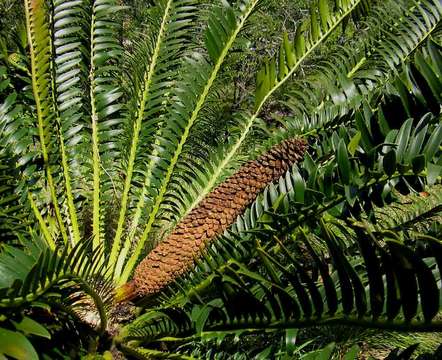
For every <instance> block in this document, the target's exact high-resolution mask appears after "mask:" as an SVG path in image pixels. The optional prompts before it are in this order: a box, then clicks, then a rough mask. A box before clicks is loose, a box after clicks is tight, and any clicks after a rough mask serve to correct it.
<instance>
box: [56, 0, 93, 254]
mask: <svg viewBox="0 0 442 360" xmlns="http://www.w3.org/2000/svg"><path fill="white" fill-rule="evenodd" d="M84 11H85V5H84V4H83V3H82V2H81V1H69V0H59V1H56V2H54V3H53V8H52V19H51V20H52V23H51V25H52V29H51V30H52V44H51V45H52V56H53V58H54V61H53V69H52V71H53V96H54V103H55V113H56V122H57V128H58V143H59V146H60V149H59V152H60V157H61V168H62V172H63V178H64V183H65V196H66V203H67V208H68V213H69V222H70V223H69V227H70V230H71V237H72V244H74V245H75V244H76V243H78V242H79V241H80V237H81V233H80V226H79V224H78V216H77V207H76V205H75V201H76V199H77V198H78V197H79V192H80V191H81V188H82V187H86V186H85V185H84V182H86V178H87V177H88V176H87V174H86V171H85V169H84V167H85V166H84V165H83V166H82V165H80V164H81V163H82V159H84V158H85V157H86V153H85V145H86V144H89V143H90V137H89V135H88V134H87V131H86V129H87V126H88V124H87V123H86V122H85V121H84V120H85V119H84V115H85V114H84V108H83V106H84V105H83V103H82V101H83V90H82V88H81V86H82V82H84V81H85V79H86V78H87V75H88V74H87V73H86V69H85V67H84V65H83V63H82V61H83V54H84V53H85V37H86V33H85V30H84V29H85V28H87V22H86V19H85V17H84V15H83V14H84ZM88 186H91V184H88Z"/></svg>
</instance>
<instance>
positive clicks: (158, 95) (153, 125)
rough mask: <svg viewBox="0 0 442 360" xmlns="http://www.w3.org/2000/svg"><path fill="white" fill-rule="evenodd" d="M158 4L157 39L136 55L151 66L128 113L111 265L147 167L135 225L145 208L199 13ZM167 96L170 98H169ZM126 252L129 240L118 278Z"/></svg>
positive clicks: (188, 4) (189, 5)
mask: <svg viewBox="0 0 442 360" xmlns="http://www.w3.org/2000/svg"><path fill="white" fill-rule="evenodd" d="M158 7H159V9H158V10H159V11H158V12H159V13H160V14H161V15H160V16H161V22H160V23H159V24H158V26H157V27H158V30H157V31H155V32H153V33H154V34H155V35H154V36H156V38H155V39H148V40H147V44H145V45H143V46H141V49H140V50H141V51H137V53H136V54H135V56H136V57H137V58H138V57H143V58H144V57H146V58H148V59H149V62H148V66H146V67H144V68H143V69H142V72H143V75H142V77H141V79H137V80H136V88H137V89H138V90H137V91H138V94H137V97H136V98H137V103H136V104H135V106H134V110H133V112H132V111H131V112H130V113H129V114H130V115H129V116H131V117H132V119H131V121H130V124H131V125H133V129H130V137H128V140H129V147H130V150H129V152H128V154H127V165H126V164H125V166H126V169H127V171H126V179H125V183H124V189H123V193H122V198H121V208H120V213H119V218H118V224H117V230H116V234H115V238H114V240H113V244H112V252H111V255H110V259H109V261H110V263H111V264H114V263H116V260H117V255H118V253H119V250H120V245H121V244H120V240H121V236H122V234H123V226H124V225H125V220H126V213H127V205H128V200H129V196H130V195H131V193H132V194H133V193H134V192H135V189H137V187H136V186H135V185H134V183H133V176H134V173H135V172H136V171H137V169H138V170H139V171H141V172H142V173H143V174H144V171H146V170H145V167H146V166H147V173H146V175H145V179H140V182H141V183H143V182H144V185H143V187H142V189H141V190H139V189H138V190H139V191H141V195H139V194H137V193H136V192H135V194H136V195H138V196H140V199H141V200H140V201H139V203H138V204H137V210H136V213H135V215H134V219H133V225H132V226H134V227H137V226H138V221H139V218H140V216H141V209H142V208H143V207H144V198H145V196H146V194H145V193H146V191H147V189H148V188H149V187H150V185H151V180H152V179H151V173H150V172H151V171H152V168H153V167H154V166H155V161H156V157H157V156H158V150H159V143H158V139H159V137H160V136H161V133H162V126H161V124H159V123H160V122H162V121H164V120H165V119H164V115H165V111H164V108H165V104H166V105H168V101H170V97H171V94H170V91H171V90H170V88H171V87H172V86H173V81H174V80H176V77H177V74H176V67H177V64H179V62H180V60H179V59H180V57H181V56H182V53H183V50H184V47H185V45H186V44H187V42H188V41H187V40H186V36H187V33H188V31H187V30H188V28H189V27H190V26H191V25H192V18H194V17H195V13H196V7H195V6H194V3H193V2H192V1H172V0H168V1H160V2H159V4H158ZM155 28H156V27H155ZM150 42H152V44H150ZM146 45H147V46H146ZM138 61H139V60H138V59H137V62H138ZM138 83H139V84H138ZM168 98H169V100H167V99H168ZM161 115H163V116H161ZM149 151H150V156H149V157H150V159H149V158H148V159H146V162H147V165H145V162H144V161H142V159H143V157H144V156H145V155H144V154H145V153H149ZM127 251H128V242H126V244H125V247H123V253H122V256H121V257H120V259H119V262H118V266H117V268H116V270H115V277H116V278H118V277H119V276H120V274H121V271H122V269H121V268H122V266H123V261H124V260H125V259H126V254H127Z"/></svg>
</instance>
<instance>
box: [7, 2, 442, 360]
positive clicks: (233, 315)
mask: <svg viewBox="0 0 442 360" xmlns="http://www.w3.org/2000/svg"><path fill="white" fill-rule="evenodd" d="M265 6H266V4H265V1H259V0H241V1H236V2H227V1H216V2H204V1H197V0H158V1H156V2H155V4H154V5H152V6H151V8H150V10H149V11H150V14H151V17H150V20H151V21H150V23H149V26H148V28H147V30H148V31H146V34H145V35H143V36H141V38H140V39H139V41H137V42H131V43H130V44H126V49H123V47H122V42H123V39H122V37H121V33H120V28H121V18H120V14H121V13H122V12H123V11H124V7H121V6H119V5H118V3H117V1H114V0H95V1H92V0H91V1H89V0H88V1H86V0H57V1H55V0H54V1H46V0H31V1H25V10H26V24H27V37H28V44H29V46H28V52H29V66H30V68H29V74H30V80H29V81H30V82H29V84H30V86H28V87H25V88H24V89H15V88H14V86H13V84H12V83H11V81H10V76H11V70H10V69H9V68H6V67H0V76H1V83H0V84H1V85H0V91H1V93H2V99H3V100H2V105H1V107H0V123H1V127H0V128H1V153H0V159H1V168H0V171H1V173H0V179H1V187H0V188H1V192H0V195H1V200H0V202H1V204H2V210H1V211H0V216H1V225H0V228H1V232H2V236H3V239H4V241H3V243H2V252H1V253H0V267H1V272H0V291H1V300H0V306H1V308H2V312H4V314H5V316H4V320H2V325H1V326H2V327H1V329H0V330H1V331H3V332H4V333H5V334H7V335H8V336H9V338H10V339H12V340H10V342H6V341H3V340H2V337H1V336H0V353H2V354H4V355H7V356H11V357H15V358H19V359H20V358H26V359H31V358H36V352H35V351H36V350H35V349H34V348H33V347H32V345H31V343H30V340H31V341H32V338H30V339H27V338H26V337H25V336H24V335H23V334H26V335H29V334H34V335H37V336H43V337H51V336H52V337H53V338H54V339H56V335H55V333H52V334H49V333H48V332H47V330H46V329H45V327H44V326H43V325H46V326H47V325H48V324H47V321H49V322H50V321H53V320H47V321H46V320H44V319H43V320H42V319H41V317H42V315H41V312H42V311H43V312H49V311H50V314H54V313H55V314H57V315H55V316H56V317H55V318H56V319H62V318H63V319H64V318H67V319H70V320H69V321H71V319H74V320H73V321H74V324H77V325H73V326H74V327H75V326H80V327H83V326H86V327H88V330H87V331H85V334H87V335H85V340H84V341H89V340H90V342H91V344H89V349H90V351H91V352H92V353H93V352H94V351H97V349H99V351H102V350H106V347H108V343H109V342H108V341H107V340H106V339H108V338H109V337H110V338H111V339H112V341H111V342H112V344H113V345H112V346H111V347H112V348H114V349H118V351H122V352H123V353H125V354H126V355H127V356H129V357H130V356H133V357H135V358H155V357H158V358H168V357H170V358H189V357H190V358H192V356H193V358H195V357H196V358H210V356H211V355H210V354H211V352H214V351H218V350H217V349H218V347H219V344H222V343H223V341H224V340H225V339H229V337H230V336H234V335H235V334H236V336H238V337H239V338H240V339H245V340H243V341H245V342H246V343H248V341H250V339H253V338H254V336H255V339H256V337H259V336H262V337H263V338H269V337H271V338H272V339H278V341H276V342H275V341H273V342H272V344H270V346H267V345H266V344H267V343H266V342H265V341H264V342H253V341H252V345H251V348H250V349H249V350H248V351H247V352H245V353H241V352H240V351H239V350H238V349H236V350H235V349H234V348H232V349H230V348H229V349H227V350H226V349H224V350H225V351H224V350H223V351H224V352H223V351H220V352H219V356H220V358H231V357H233V356H235V357H236V358H244V356H245V358H251V357H253V356H257V355H258V354H261V355H260V356H261V357H262V358H274V357H279V358H284V356H286V357H287V356H294V355H293V351H294V348H293V346H289V345H287V344H290V343H292V342H293V341H294V339H291V338H290V336H293V329H297V328H300V327H306V326H317V325H328V324H350V325H361V326H365V327H375V328H382V329H398V330H416V331H419V330H420V331H429V330H439V329H440V327H441V324H440V321H439V296H440V266H441V254H442V250H441V243H440V239H441V236H440V235H441V232H440V231H441V229H440V226H438V225H437V220H438V216H440V211H441V207H440V199H441V196H442V195H441V193H440V187H438V185H437V184H438V183H439V182H440V179H441V170H442V165H441V160H440V159H441V157H440V155H441V147H440V146H441V142H442V128H441V124H440V100H441V93H442V92H441V89H442V86H441V71H442V70H441V69H442V61H441V49H440V18H441V16H442V7H441V5H440V2H439V1H438V0H434V1H433V0H426V1H416V2H414V1H405V0H404V1H399V2H398V1H391V2H390V1H389V2H382V3H374V2H371V1H367V0H339V1H335V2H333V3H329V2H328V1H327V0H319V1H313V2H312V5H311V9H310V15H309V16H308V18H307V19H305V20H304V21H303V22H301V23H299V24H298V26H297V27H296V29H288V30H289V31H288V32H286V33H284V34H282V36H281V45H280V47H279V48H278V49H275V50H274V51H273V52H272V54H273V55H272V56H270V57H268V58H267V59H262V67H261V68H260V69H259V71H258V72H257V75H256V89H255V91H254V93H253V94H250V99H251V100H250V101H249V100H247V101H245V102H244V104H242V106H240V107H239V108H236V109H235V111H232V112H231V113H229V121H228V122H227V123H226V124H221V125H223V127H222V126H220V120H219V118H220V113H221V112H222V111H223V110H222V108H223V99H220V97H219V96H218V94H219V92H220V89H222V88H223V87H225V86H226V85H225V83H224V82H223V81H221V80H222V78H223V76H224V71H225V65H226V62H227V61H231V60H232V59H233V57H232V56H233V55H232V54H233V52H235V51H240V47H239V45H238V43H241V40H242V37H243V36H244V34H245V33H244V31H245V30H247V25H248V24H249V22H250V21H259V20H257V19H254V17H256V16H258V15H259V11H262V10H263V9H264V11H265ZM202 24H204V26H202ZM349 26H352V27H353V31H354V32H355V34H354V36H353V37H352V38H351V40H349V42H348V44H344V45H342V46H338V45H336V44H335V43H336V41H337V40H336V39H337V34H338V33H339V32H340V31H342V29H344V31H345V29H346V28H348V27H349ZM195 39H197V40H195ZM198 41H199V42H198ZM330 49H332V51H331V50H330ZM319 50H321V51H322V52H323V53H326V54H327V56H325V57H324V60H320V61H319V60H318V61H319V62H317V63H315V64H313V65H312V63H311V59H312V58H315V59H318V57H314V56H316V55H317V53H318V51H319ZM26 94H27V96H26ZM30 98H31V99H32V105H29V99H30ZM224 101H225V100H224ZM271 101H273V102H276V103H277V104H279V105H278V106H279V107H280V108H281V109H284V110H285V111H284V112H283V113H284V114H285V115H284V116H283V117H282V118H281V119H279V120H280V121H264V120H263V119H262V117H263V116H266V118H268V116H269V111H270V110H269V109H271V107H268V105H269V103H270V102H271ZM223 120H225V119H222V120H221V121H223ZM222 128H224V130H217V129H222ZM214 129H215V130H214ZM213 133H215V134H216V136H215V137H213ZM218 133H219V134H218ZM209 134H210V135H209ZM209 136H210V138H209ZM419 193H420V194H421V195H420V196H419V195H416V194H419ZM401 194H402V195H407V196H408V197H407V198H406V199H410V200H404V198H403V197H402V195H401ZM412 194H415V195H412ZM407 201H408V202H407ZM409 202H410V203H411V204H410V203H409ZM17 264H20V266H17ZM129 301H132V302H133V303H135V305H136V306H137V307H138V308H137V310H136V311H133V312H132V313H131V314H130V316H128V317H127V318H125V317H124V316H122V315H121V314H122V313H123V312H124V311H126V310H127V309H128V302H129ZM38 307H40V308H43V309H44V310H36V309H37V308H38ZM45 314H46V313H45ZM53 316H54V315H51V316H50V318H51V319H54V317H53ZM43 318H44V316H43ZM17 319H19V320H17ZM36 320H37V321H38V322H37V321H36ZM45 321H46V322H45ZM23 324H25V325H23ZM26 324H27V326H26ZM29 324H32V326H31V325H29ZM42 324H43V325H42ZM91 334H93V335H91ZM291 334H292V335H291ZM281 339H282V340H281ZM66 340H67V339H66ZM280 340H281V341H280ZM8 341H9V340H8ZM54 341H55V340H54ZM67 342H69V341H67ZM11 344H12V345H11ZM33 345H34V346H35V347H36V348H37V349H38V350H39V351H42V352H47V351H48V350H47V349H45V348H44V346H43V345H40V347H39V345H38V344H36V343H35V342H33ZM59 348H60V351H61V352H63V351H64V349H68V348H69V345H67V344H66V345H63V344H62V345H60V346H59ZM17 349H22V350H21V351H22V352H20V351H18V350H17ZM51 351H52V353H51V352H50V351H49V352H48V353H49V354H50V355H49V356H58V355H59V354H57V355H54V354H55V353H54V351H55V350H51ZM322 351H323V353H324V354H329V355H330V354H331V352H332V347H326V348H324V349H323V350H322ZM352 351H353V355H352V356H354V357H356V356H357V349H356V348H355V349H354V350H352ZM242 356H243V357H242ZM311 356H316V355H314V354H313V355H311ZM323 356H326V355H323ZM349 356H350V355H349Z"/></svg>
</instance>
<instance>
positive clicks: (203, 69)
mask: <svg viewBox="0 0 442 360" xmlns="http://www.w3.org/2000/svg"><path fill="white" fill-rule="evenodd" d="M257 4H258V1H257V0H250V1H246V2H245V3H244V4H241V5H242V6H240V8H241V9H240V11H235V10H234V9H233V8H232V7H231V6H230V5H228V3H223V4H222V5H220V6H218V5H215V6H214V10H213V12H212V13H211V17H210V19H209V26H208V28H207V30H206V31H207V34H208V35H207V40H206V46H207V51H208V52H209V54H210V56H211V58H210V59H207V58H206V57H205V56H204V55H203V54H201V53H198V52H194V53H193V54H191V55H189V56H188V57H187V58H186V64H185V65H184V70H183V78H182V80H181V81H179V82H178V83H177V85H176V89H175V90H174V91H175V93H176V98H175V99H174V102H173V105H172V107H171V109H170V110H169V112H168V114H167V124H166V126H165V127H164V129H163V130H162V134H161V138H160V139H159V143H158V147H159V148H160V149H161V151H160V152H159V153H158V160H159V161H157V163H156V164H155V167H154V168H153V169H152V172H149V174H152V175H151V176H152V177H153V178H154V179H158V184H159V186H158V188H157V189H155V192H154V194H153V197H152V203H153V204H152V206H151V208H150V212H149V217H148V219H147V224H146V225H145V227H144V231H143V233H142V235H141V236H140V238H139V239H138V241H137V245H136V246H135V249H134V251H133V254H132V255H131V256H130V258H129V260H128V261H127V263H126V264H125V265H124V267H125V270H124V272H123V274H122V276H121V279H120V281H121V282H125V281H126V280H127V279H128V277H129V276H130V274H131V272H132V270H133V268H134V266H135V265H136V262H137V259H138V258H139V256H140V254H141V252H142V250H143V249H144V245H145V242H146V240H147V238H148V235H149V234H150V232H151V230H152V226H153V224H154V221H155V219H156V218H157V214H158V212H159V211H160V209H161V207H162V204H163V202H164V201H165V196H166V195H167V189H168V187H169V183H170V181H171V178H172V175H173V172H174V169H175V168H176V166H177V164H178V163H179V162H180V159H181V156H182V151H183V147H184V145H185V144H186V142H187V141H188V138H189V135H190V131H191V129H192V127H193V125H194V124H195V122H197V121H198V117H199V115H200V112H201V110H202V109H203V107H204V104H205V103H206V100H207V97H208V95H209V93H210V90H211V88H212V85H213V84H214V82H215V80H216V78H217V75H218V73H219V71H220V69H221V66H222V64H223V62H224V60H225V58H226V56H227V54H228V52H229V50H230V49H231V48H232V46H233V43H234V42H235V39H236V37H237V35H238V33H239V32H240V31H241V29H242V27H243V26H244V24H245V22H246V20H247V18H248V17H249V15H250V14H251V12H252V11H253V9H254V7H255V6H256V5H257ZM215 41H216V43H215ZM143 198H144V196H143V197H141V198H140V200H139V203H141V202H144V200H143ZM134 235H135V234H134V229H132V230H131V232H130V233H129V235H128V237H127V240H126V243H125V247H126V248H128V247H129V246H130V243H131V241H132V239H133V238H134ZM126 253H127V251H126Z"/></svg>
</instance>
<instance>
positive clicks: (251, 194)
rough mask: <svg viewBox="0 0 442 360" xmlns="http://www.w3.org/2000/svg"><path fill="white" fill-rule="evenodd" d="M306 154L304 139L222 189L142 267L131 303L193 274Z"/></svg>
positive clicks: (245, 169) (130, 288) (252, 164)
mask: <svg viewBox="0 0 442 360" xmlns="http://www.w3.org/2000/svg"><path fill="white" fill-rule="evenodd" d="M305 148H306V142H305V141H304V140H302V139H289V140H285V141H283V142H282V143H280V144H279V145H276V146H274V147H273V148H271V149H270V150H269V151H268V152H267V153H266V154H264V155H262V156H261V157H260V158H258V159H257V160H255V161H249V162H247V163H246V164H245V165H243V166H242V167H241V168H240V169H239V170H238V171H237V172H236V173H235V174H234V175H232V176H231V177H229V178H228V179H227V180H226V181H224V182H223V183H222V184H220V185H219V186H218V187H216V188H215V189H214V190H213V191H212V192H211V193H210V194H209V195H208V196H207V197H206V198H205V199H204V200H202V201H201V203H200V204H199V205H198V206H197V207H196V208H195V209H193V210H192V211H191V212H190V213H189V214H188V215H187V216H186V217H184V219H183V220H182V221H181V222H180V223H179V224H178V225H177V227H176V229H175V231H174V232H173V233H172V234H171V235H170V236H169V237H168V238H167V239H165V240H164V241H163V242H161V243H160V244H159V245H158V246H157V247H156V248H155V249H154V250H152V252H151V253H150V254H149V255H148V256H147V257H146V258H145V259H144V260H143V261H142V262H141V263H140V264H139V265H138V267H137V268H136V270H135V276H134V279H133V280H132V281H131V282H130V283H129V284H126V286H125V287H126V289H127V292H129V293H131V294H127V293H126V296H125V297H126V299H127V298H134V297H137V296H147V295H149V294H153V293H156V292H158V291H159V290H161V289H162V288H163V287H164V286H166V285H168V284H170V283H171V282H172V281H173V280H174V279H175V278H177V277H178V276H179V275H181V274H183V273H184V272H185V271H186V270H188V269H189V268H190V267H191V266H192V265H193V263H194V260H195V259H196V258H198V256H200V254H201V253H202V251H203V250H204V248H205V247H206V246H207V244H208V243H209V242H210V241H211V240H213V239H214V238H215V237H216V236H217V235H219V234H222V233H223V232H224V231H225V230H226V229H227V228H228V227H229V226H230V225H231V224H232V223H233V222H234V221H235V220H236V218H237V216H238V215H240V214H242V213H243V212H244V210H245V209H246V207H247V206H249V205H250V204H251V203H252V202H253V201H254V200H255V199H256V197H257V195H258V194H259V193H260V192H261V191H262V190H263V189H264V188H265V187H266V186H267V185H268V184H269V183H271V182H273V181H275V180H277V179H278V178H279V177H280V176H281V175H283V174H284V173H285V172H286V171H287V170H288V169H289V167H290V166H291V165H292V164H294V163H296V162H297V161H299V160H300V159H301V158H302V157H303V155H304V152H305ZM123 292H125V291H124V290H123Z"/></svg>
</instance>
